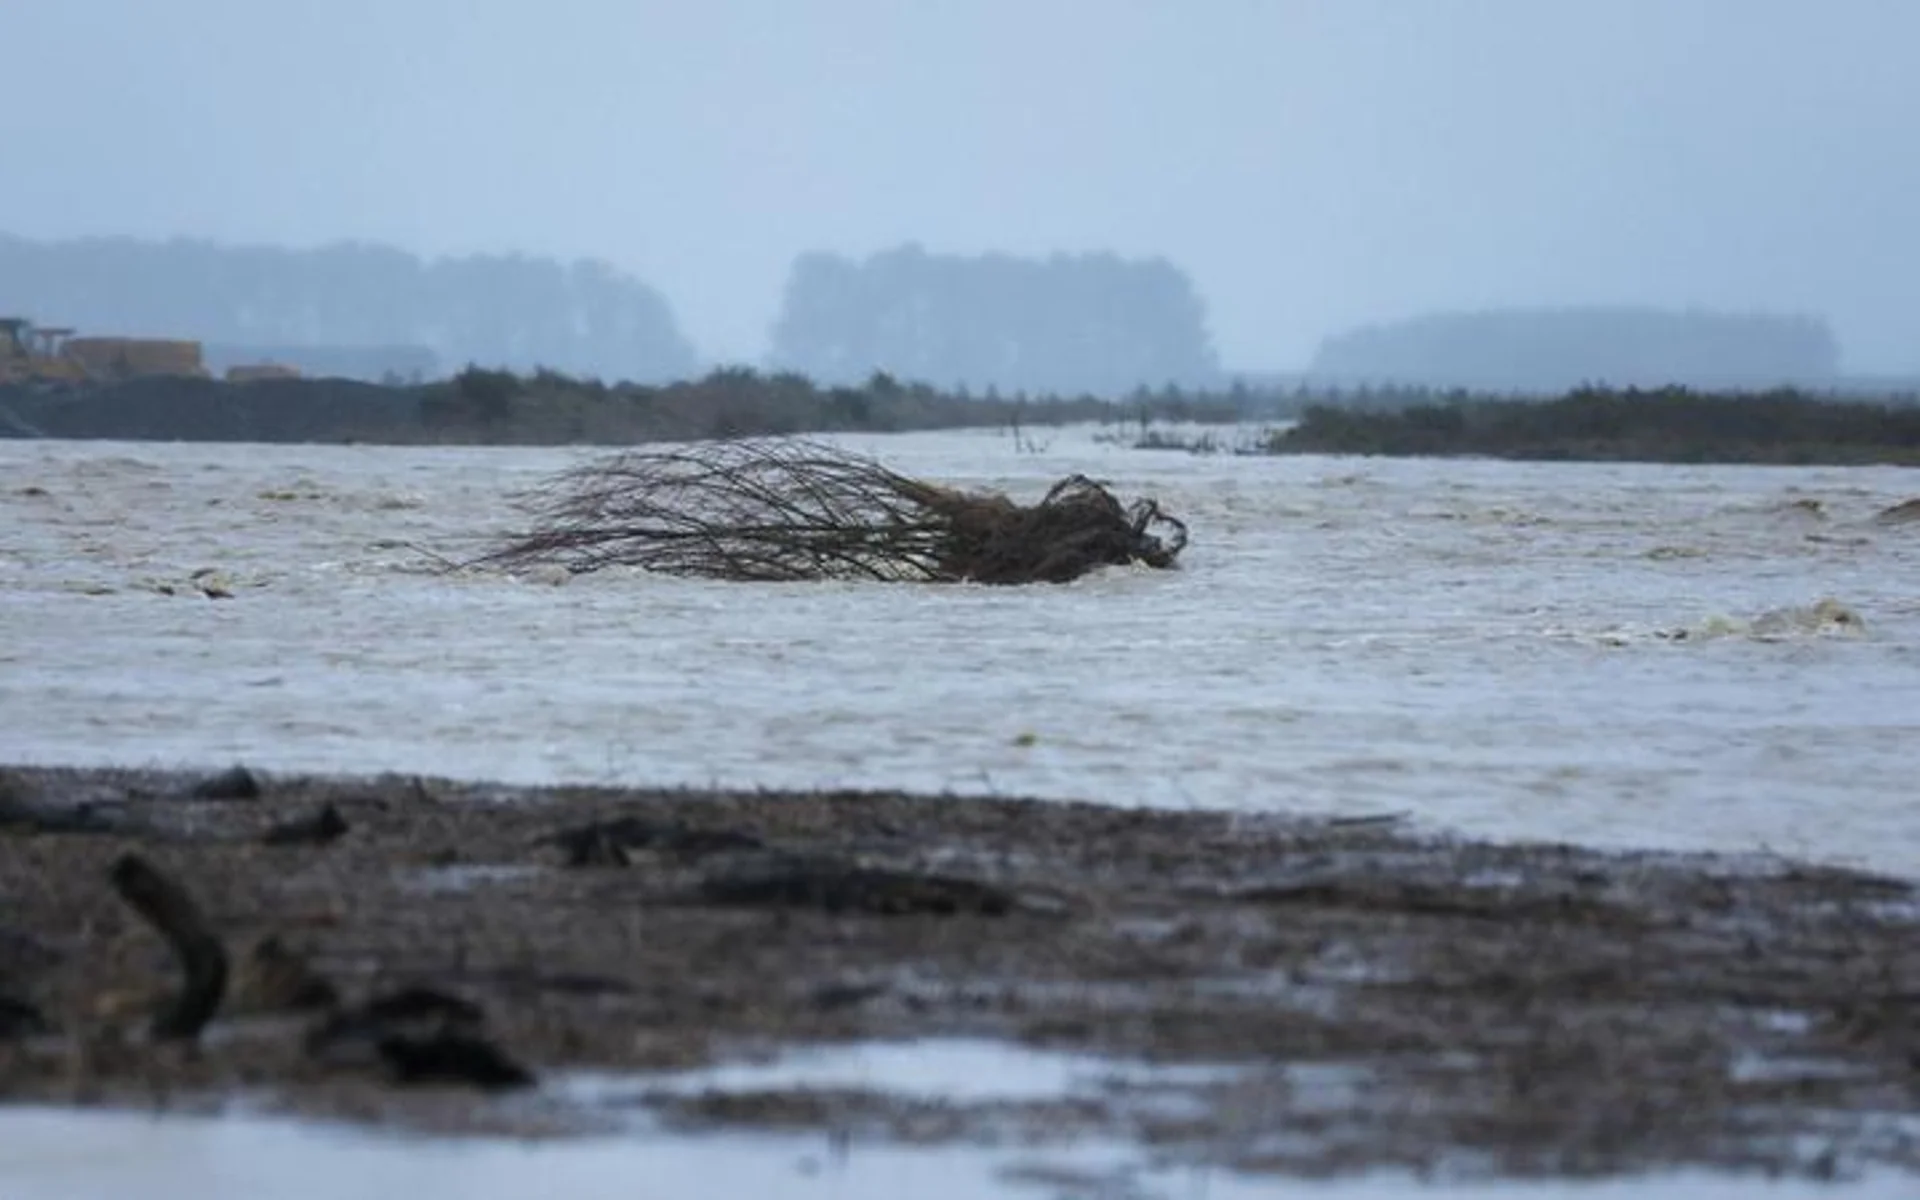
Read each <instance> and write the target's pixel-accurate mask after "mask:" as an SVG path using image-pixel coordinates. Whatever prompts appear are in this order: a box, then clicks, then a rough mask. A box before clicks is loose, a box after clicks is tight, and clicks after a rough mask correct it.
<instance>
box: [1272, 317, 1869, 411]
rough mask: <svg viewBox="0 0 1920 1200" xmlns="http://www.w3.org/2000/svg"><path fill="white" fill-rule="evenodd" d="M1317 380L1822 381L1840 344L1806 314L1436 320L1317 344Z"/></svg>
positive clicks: (1493, 385)
mask: <svg viewBox="0 0 1920 1200" xmlns="http://www.w3.org/2000/svg"><path fill="white" fill-rule="evenodd" d="M1310 373H1311V374H1313V375H1315V376H1320V377H1331V378H1344V379H1348V380H1353V381H1359V380H1369V381H1373V382H1376V383H1392V382H1400V383H1420V384H1427V385H1438V386H1459V387H1466V388H1473V389H1477V390H1485V391H1532V392H1547V391H1561V390H1564V389H1566V388H1568V387H1573V386H1578V385H1580V384H1605V385H1610V386H1615V387H1626V386H1639V387H1659V386H1664V385H1666V384H1686V385H1691V386H1696V387H1719V388H1729V387H1734V388H1754V387H1762V388H1764V387H1773V386H1778V385H1783V384H1801V385H1820V384H1824V383H1827V382H1829V381H1832V380H1835V379H1837V378H1838V377H1839V374H1840V347H1839V343H1838V341H1837V340H1836V339H1835V337H1834V335H1833V331H1832V330H1831V329H1829V328H1828V327H1827V325H1826V323H1825V322H1824V321H1821V320H1818V319H1815V318H1813V317H1805V316H1775V315H1767V314H1755V315H1748V314H1732V313H1714V312H1703V311H1682V312H1674V311H1665V310H1660V309H1653V308H1634V307H1575V308H1558V309H1509V310H1495V311H1488V312H1473V313H1440V314H1434V315H1429V316H1421V317H1414V318H1411V319H1409V320H1405V321H1398V322H1392V323H1389V324H1381V325H1369V326H1365V327H1362V328H1359V329H1355V330H1352V331H1349V332H1347V333H1343V334H1339V335H1337V336H1334V337H1330V338H1328V339H1326V341H1324V342H1323V343H1321V345H1320V348H1319V350H1318V352H1317V353H1316V354H1315V355H1314V359H1313V363H1312V366H1311V368H1310Z"/></svg>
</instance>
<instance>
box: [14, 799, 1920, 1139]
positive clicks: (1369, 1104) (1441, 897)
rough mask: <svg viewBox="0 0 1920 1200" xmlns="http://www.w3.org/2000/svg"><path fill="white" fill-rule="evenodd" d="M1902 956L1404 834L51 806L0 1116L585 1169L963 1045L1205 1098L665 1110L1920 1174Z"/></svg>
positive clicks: (1045, 811)
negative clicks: (341, 1143)
mask: <svg viewBox="0 0 1920 1200" xmlns="http://www.w3.org/2000/svg"><path fill="white" fill-rule="evenodd" d="M1917 914H1920V905H1917V904H1916V897H1915V893H1914V891H1913V888H1912V886H1911V885H1910V884H1909V883H1907V882H1905V881H1901V880H1894V879H1884V878H1877V877H1873V876H1868V875H1861V874H1854V873H1849V872H1845V871H1839V870H1833V869H1826V868H1816V867H1810V866H1796V865H1794V864H1790V863H1785V862H1775V861H1745V860H1742V861H1731V860H1719V859H1712V858H1703V857H1680V856H1664V855H1620V854H1608V853H1601V852H1598V851H1590V850H1584V849H1578V848H1572V847H1565V846H1550V845H1512V846H1509V845H1489V844H1480V843H1474V842H1463V841H1447V840H1433V839H1428V838H1423V837H1418V836H1413V835H1411V834H1409V833H1407V832H1405V831H1404V830H1402V829H1401V828H1400V827H1399V825H1398V823H1397V822H1394V821H1392V820H1384V819H1383V820H1379V821H1349V822H1328V821H1306V820H1296V819H1285V818H1278V817H1272V818H1269V817H1248V816H1232V815H1225V814H1199V813H1158V812H1139V811H1130V810H1120V809H1110V808H1104V807H1097V806H1092V805H1067V804H1056V803H1031V802H1021V801H1011V800H974V799H957V798H950V797H916V796H906V795H896V794H871V795H869V794H795V795H776V794H764V793H753V794H744V793H694V792H662V791H645V790H637V791H620V790H610V789H578V788H569V789H557V790H536V789H525V788H505V787H482V786H478V785H461V784H455V783H450V782H446V781H440V780H422V779H403V778H393V777H382V778H369V779H308V778H271V777H267V776H263V775H261V774H258V773H254V772H247V771H239V772H234V773H229V774H227V775H224V776H221V777H217V778H213V779H196V778H189V777H183V776H172V775H160V774H152V773H125V772H108V771H90V772H76V771H40V770H25V769H22V770H14V771H9V772H5V773H4V774H0V1095H3V1096H5V1097H6V1098H8V1099H10V1100H14V1101H22V1100H41V1101H56V1102H95V1101H116V1102H131V1103H135V1104H144V1103H150V1102H155V1101H157V1100H159V1099H161V1098H167V1100H168V1102H169V1103H171V1104H174V1105H176V1106H191V1105H192V1104H194V1103H196V1102H197V1101H206V1100H217V1099H218V1098H219V1097H221V1096H223V1095H227V1094H231V1093H232V1092H233V1091H235V1090H237V1089H242V1088H244V1089H249V1090H251V1091H253V1092H254V1093H256V1094H265V1095H268V1096H271V1097H273V1098H274V1100H275V1102H276V1103H279V1104H282V1105H285V1106H287V1107H290V1108H292V1109H295V1110H299V1111H305V1112H313V1113H326V1114H334V1115H348V1116H355V1117H364V1118H368V1119H374V1120H383V1121H393V1122H399V1123H408V1124H423V1125H433V1126H438V1127H443V1128H450V1129H473V1130H481V1129H502V1128H506V1129H517V1130H527V1129H529V1128H536V1129H538V1130H540V1131H544V1132H567V1131H572V1130H579V1129H586V1128H592V1127H595V1126H596V1125H597V1124H598V1123H600V1122H602V1121H603V1120H604V1119H606V1117H607V1114H605V1113H596V1112H595V1111H593V1110H592V1108H591V1106H583V1105H581V1104H578V1103H571V1102H566V1101H564V1100H563V1099H562V1098H560V1097H559V1095H558V1092H556V1091H555V1090H554V1089H553V1087H550V1086H543V1085H555V1084H557V1083H558V1082H559V1081H563V1080H564V1079H566V1078H567V1076H568V1074H569V1073H570V1072H572V1071H575V1070H582V1069H592V1070H596V1071H607V1070H612V1071H621V1072H635V1073H640V1074H639V1076H638V1077H639V1078H641V1079H644V1078H645V1073H647V1072H652V1071H658V1070H663V1069H668V1068H683V1067H689V1066H695V1065H699V1064H703V1063H708V1062H713V1061H717V1060H720V1059H723V1058H726V1057H728V1056H731V1055H734V1054H737V1053H741V1052H743V1051H746V1050H750V1049H764V1048H768V1047H775V1046H801V1045H817V1044H821V1043H844V1042H850V1041H855V1040H864V1039H875V1038H886V1039H897V1038H927V1037H942V1036H969V1037H987V1038H995V1039H1003V1040H1005V1041H1007V1042H1010V1043H1018V1044H1024V1045H1028V1046H1035V1047H1049V1048H1054V1049H1065V1050H1074V1051H1083V1052H1094V1053H1101V1054H1110V1055H1120V1056H1141V1057H1146V1058H1151V1059H1153V1060H1156V1061H1157V1062H1159V1063H1161V1064H1198V1065H1205V1066H1206V1067H1208V1068H1209V1070H1207V1071H1205V1072H1200V1073H1195V1072H1187V1073H1184V1074H1176V1075H1175V1076H1171V1077H1169V1078H1168V1079H1167V1080H1166V1081H1165V1082H1162V1083H1153V1082H1151V1081H1148V1082H1146V1083H1136V1084H1134V1085H1130V1087H1129V1088H1128V1089H1123V1090H1121V1091H1114V1092H1109V1093H1106V1094H1105V1095H1104V1096H1103V1097H1098V1098H1091V1099H1089V1098H1086V1097H1080V1098H1076V1099H1074V1100H1073V1101H1072V1102H1065V1101H1058V1102H1054V1101H1045V1100H1036V1101H1033V1102H1031V1103H1013V1102H1008V1103H998V1104H993V1105H983V1106H969V1105H967V1104H963V1103H959V1102H954V1103H944V1102H939V1101H934V1100H927V1099H925V1098H919V1099H914V1098H905V1097H895V1096H889V1095H886V1094H882V1093H876V1092H871V1091H865V1090H858V1089H856V1090H852V1091H848V1090H839V1091H826V1092H802V1091H793V1090H786V1091H781V1090H774V1091H761V1092H755V1093H750V1094H740V1093H715V1094H709V1095H694V1096H687V1095H677V1096H664V1095H663V1096H661V1097H659V1098H658V1099H657V1101H656V1102H655V1105H654V1108H655V1110H656V1112H657V1113H658V1114H659V1115H662V1116H664V1117H665V1118H666V1119H667V1120H668V1121H669V1122H677V1123H683V1124H689V1125H697V1126H711V1125H713V1124H715V1123H727V1124H736V1125H739V1124H744V1125H751V1126H762V1127H764V1126H767V1125H781V1126H785V1127H790V1128H791V1127H815V1126H820V1127H832V1128H837V1129H849V1128H851V1129H857V1130H859V1131H861V1132H862V1133H863V1134H866V1135H877V1136H901V1137H911V1138H922V1139H924V1138H942V1137H954V1138H965V1137H971V1136H980V1135H982V1134H983V1131H987V1130H990V1129H991V1130H998V1131H1000V1132H1001V1133H1004V1132H1005V1131H1006V1130H1007V1129H1008V1128H1009V1124H1010V1123H1011V1125H1012V1127H1014V1128H1016V1129H1019V1130H1022V1131H1024V1132H1025V1133H1028V1134H1034V1135H1044V1134H1050V1133H1080V1134H1091V1133H1100V1134H1107V1135H1115V1136H1120V1137H1124V1138H1132V1139H1137V1140H1139V1141H1141V1142H1143V1143H1145V1144H1150V1145H1152V1146H1153V1147H1154V1148H1155V1149H1156V1151H1157V1152H1164V1153H1167V1154H1173V1155H1176V1156H1184V1157H1187V1158H1190V1159H1192V1160H1194V1161H1208V1162H1217V1163H1229V1164H1233V1165H1236V1166H1239V1167H1242V1168H1249V1169H1264V1170H1276V1171H1287V1172H1323V1171H1330V1170H1338V1169H1344V1168H1353V1167H1359V1166H1365V1165H1392V1166H1405V1167H1413V1168H1425V1167H1434V1168H1441V1169H1446V1168H1448V1167H1449V1166H1452V1167H1454V1168H1458V1167H1460V1166H1461V1165H1462V1164H1466V1165H1467V1166H1468V1167H1470V1168H1471V1169H1476V1170H1486V1171H1491V1172H1495V1173H1521V1174H1533V1173H1570V1174H1595V1173H1608V1172H1618V1171H1629V1170H1640V1169H1648V1168H1661V1167H1671V1166H1681V1165H1704V1166H1713V1167H1719V1168H1753V1169H1763V1170H1767V1171H1781V1172H1789V1173H1802V1174H1809V1175H1821V1176H1827V1175H1835V1174H1840V1175H1844V1174H1846V1173H1848V1172H1849V1171H1851V1170H1854V1169H1856V1168H1859V1167H1864V1166H1867V1165H1870V1164H1880V1165H1888V1164H1891V1165H1894V1166H1897V1167H1899V1168H1902V1169H1906V1170H1916V1169H1920V1129H1916V1126H1915V1123H1914V1122H1913V1121H1912V1120H1911V1117H1910V1115H1911V1114H1912V1113H1913V1112H1914V1111H1915V1109H1916V1107H1920V938H1916V936H1915V935H1916V933H1917V932H1920V915H1917ZM1315 1079H1319V1080H1321V1081H1322V1082H1321V1083H1319V1084H1315V1083H1314V1082H1313V1080H1315ZM1334 1079H1337V1081H1338V1082H1337V1083H1334V1082H1328V1081H1329V1080H1334ZM541 1097H549V1098H550V1099H549V1101H541V1100H540V1098H541ZM1143 1097H1144V1099H1143ZM1146 1100H1151V1101H1152V1102H1145V1101H1146ZM1902 1115H1905V1116H1906V1117H1907V1118H1908V1119H1907V1120H1905V1121H1904V1123H1903V1122H1902V1121H1901V1120H1900V1119H1898V1118H1900V1117H1901V1116H1902Z"/></svg>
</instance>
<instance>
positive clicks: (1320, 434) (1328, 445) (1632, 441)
mask: <svg viewBox="0 0 1920 1200" xmlns="http://www.w3.org/2000/svg"><path fill="white" fill-rule="evenodd" d="M1266 449H1267V450H1269V451H1271V452H1273V453H1294V454H1367V455H1373V454H1379V455H1394V456H1457V455H1478V456H1490V457H1496V458H1515V459H1534V460H1548V461H1552V460H1589V461H1615V460H1617V461H1633V462H1679V463H1704V462H1741V463H1776V464H1812V463H1836V464H1852V463H1899V464H1907V465H1920V405H1916V404H1914V403H1913V402H1912V399H1911V397H1909V398H1907V400H1906V402H1904V403H1899V402H1881V403H1871V402H1866V401H1857V400H1852V401H1842V400H1832V399H1822V398H1820V397H1818V396H1816V395H1811V394H1808V393H1806V392H1801V391H1796V390H1794V389H1791V388H1780V389H1775V390H1772V391H1766V392H1758V393H1749V394H1738V393H1706V392H1695V391H1690V390H1688V389H1686V388H1681V387H1667V388H1656V389H1652V390H1640V389H1636V388H1628V389H1625V390H1621V391H1616V390H1611V389H1603V388H1578V389H1575V390H1574V391H1572V392H1570V393H1568V394H1566V395H1564V396H1561V397H1559V398H1557V399H1553V400H1544V401H1516V400H1494V399H1486V398H1472V397H1466V398H1455V399H1453V400H1451V401H1449V402H1447V403H1440V404H1421V405H1413V406H1410V407H1406V408H1401V409H1397V410H1393V411H1384V410H1376V411H1370V412H1367V411H1356V410H1353V409H1342V408H1336V407H1333V406H1331V405H1313V406H1311V407H1309V408H1308V409H1307V410H1306V411H1305V412H1304V413H1303V414H1302V416H1301V418H1300V420H1299V423H1298V424H1296V425H1294V426H1293V427H1292V428H1290V429H1285V430H1281V431H1279V432H1276V433H1275V434H1273V435H1272V436H1271V437H1270V438H1269V439H1268V441H1267V444H1266Z"/></svg>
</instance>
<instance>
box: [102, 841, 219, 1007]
mask: <svg viewBox="0 0 1920 1200" xmlns="http://www.w3.org/2000/svg"><path fill="white" fill-rule="evenodd" d="M113 889H114V891H116V892H118V893H119V894H120V898H121V899H122V900H124V901H126V902H127V904H128V905H129V906H131V907H132V909H133V911H135V912H137V913H139V914H140V916H141V917H142V918H144V919H145V920H146V922H147V924H149V925H151V926H153V927H154V928H155V929H156V930H158V931H159V932H160V934H161V936H162V937H165V938H166V939H167V943H168V944H169V945H170V946H172V947H173V953H174V955H175V956H176V957H178V958H179V960H180V969H181V971H182V972H183V974H184V975H185V979H184V981H183V982H182V983H181V986H180V994H179V996H177V997H176V998H175V999H174V1002H173V1003H172V1004H171V1005H169V1006H168V1007H167V1009H166V1010H165V1011H163V1012H161V1013H160V1014H159V1015H158V1016H156V1017H155V1018H154V1022H153V1036H154V1037H156V1038H162V1039H167V1040H172V1039H184V1040H191V1039H193V1038H196V1037H198V1036H200V1031H201V1030H202V1029H203V1028H205V1027H206V1024H207V1022H208V1021H211V1020H212V1019H213V1014H214V1013H215V1012H217V1011H218V1010H219V1008H220V1000H221V997H222V996H224V995H225V994H226V990H227V952H226V949H225V947H223V946H221V944H220V939H219V938H217V937H215V936H214V934H213V931H212V930H211V929H209V928H208V927H207V923H206V919H205V918H204V917H202V916H201V915H200V909H199V907H198V906H197V905H195V904H194V902H193V898H192V897H191V896H189V895H187V893H186V889H184V888H182V887H181V886H180V885H179V884H178V883H176V882H175V881H174V880H172V879H170V878H168V877H167V876H166V875H163V874H162V873H161V872H160V870H159V868H157V867H155V866H153V865H152V864H151V863H149V862H147V860H146V859H144V858H141V857H140V856H139V855H137V854H126V855H122V856H121V858H120V860H119V861H118V862H116V863H114V865H113Z"/></svg>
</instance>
